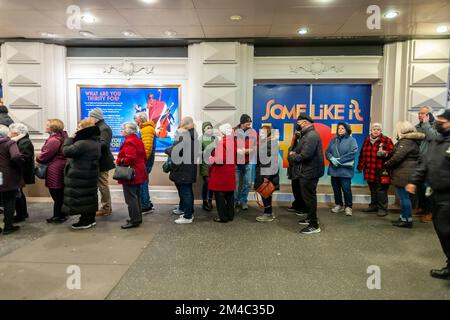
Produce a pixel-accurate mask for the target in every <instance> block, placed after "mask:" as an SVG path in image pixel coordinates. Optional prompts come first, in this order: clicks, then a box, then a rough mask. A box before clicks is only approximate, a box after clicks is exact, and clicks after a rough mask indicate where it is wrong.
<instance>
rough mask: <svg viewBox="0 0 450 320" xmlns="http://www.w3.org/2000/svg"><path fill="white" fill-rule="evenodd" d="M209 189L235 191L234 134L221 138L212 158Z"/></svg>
mask: <svg viewBox="0 0 450 320" xmlns="http://www.w3.org/2000/svg"><path fill="white" fill-rule="evenodd" d="M210 160H211V161H210V164H211V167H210V171H209V182H208V189H209V190H212V191H234V190H235V189H236V143H235V140H234V138H233V137H232V136H225V137H223V138H222V139H220V141H219V143H218V145H217V147H216V149H215V150H214V152H213V155H212V156H211V159H210Z"/></svg>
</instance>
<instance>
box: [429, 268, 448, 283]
mask: <svg viewBox="0 0 450 320" xmlns="http://www.w3.org/2000/svg"><path fill="white" fill-rule="evenodd" d="M430 275H431V276H432V277H433V278H437V279H444V280H445V279H447V280H448V279H450V267H449V266H447V267H445V268H442V269H439V270H438V269H433V270H431V271H430Z"/></svg>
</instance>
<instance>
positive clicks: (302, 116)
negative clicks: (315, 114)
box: [297, 114, 314, 123]
mask: <svg viewBox="0 0 450 320" xmlns="http://www.w3.org/2000/svg"><path fill="white" fill-rule="evenodd" d="M297 120H306V121H308V122H310V123H314V120H313V119H311V117H310V116H307V115H304V114H301V115H299V116H298V118H297Z"/></svg>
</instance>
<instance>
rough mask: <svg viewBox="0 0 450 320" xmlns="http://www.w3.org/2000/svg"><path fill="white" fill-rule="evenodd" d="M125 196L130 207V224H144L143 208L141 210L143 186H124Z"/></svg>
mask: <svg viewBox="0 0 450 320" xmlns="http://www.w3.org/2000/svg"><path fill="white" fill-rule="evenodd" d="M122 188H123V195H124V197H125V202H126V204H127V205H128V214H129V216H130V223H132V224H141V223H142V208H141V185H140V184H123V185H122Z"/></svg>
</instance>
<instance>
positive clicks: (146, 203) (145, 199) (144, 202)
mask: <svg viewBox="0 0 450 320" xmlns="http://www.w3.org/2000/svg"><path fill="white" fill-rule="evenodd" d="M154 162H155V157H154V156H151V157H150V159H148V160H147V162H146V163H145V171H146V172H147V177H148V175H149V174H150V172H152V168H153V163H154ZM149 183H150V181H147V182H144V183H143V184H141V207H142V209H148V208H153V203H152V200H151V199H150V192H149V190H148V189H149V188H148V187H149Z"/></svg>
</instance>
